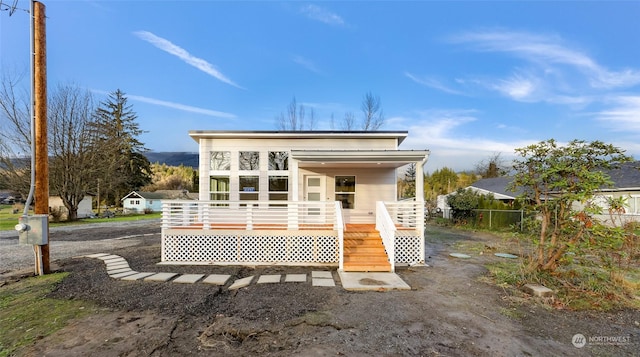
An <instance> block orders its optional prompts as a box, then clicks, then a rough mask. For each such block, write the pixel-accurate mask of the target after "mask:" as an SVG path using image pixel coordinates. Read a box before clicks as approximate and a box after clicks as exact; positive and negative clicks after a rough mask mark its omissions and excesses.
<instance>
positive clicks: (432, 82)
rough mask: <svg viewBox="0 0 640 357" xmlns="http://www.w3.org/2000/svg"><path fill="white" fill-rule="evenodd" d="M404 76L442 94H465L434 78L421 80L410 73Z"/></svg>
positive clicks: (405, 73)
mask: <svg viewBox="0 0 640 357" xmlns="http://www.w3.org/2000/svg"><path fill="white" fill-rule="evenodd" d="M404 75H405V76H406V77H407V78H409V79H411V80H412V81H414V82H416V83H418V84H420V85H423V86H426V87H430V88H433V89H437V90H439V91H442V92H445V93H449V94H457V95H460V94H463V93H462V92H461V91H458V90H455V89H453V88H450V87H448V86H446V85H444V84H442V83H441V82H440V81H438V80H437V79H434V78H429V77H425V78H420V77H418V76H416V75H414V74H412V73H409V72H404Z"/></svg>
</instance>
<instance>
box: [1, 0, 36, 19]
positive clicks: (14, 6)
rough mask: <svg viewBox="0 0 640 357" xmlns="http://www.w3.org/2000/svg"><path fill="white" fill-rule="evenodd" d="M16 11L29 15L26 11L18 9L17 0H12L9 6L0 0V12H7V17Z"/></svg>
mask: <svg viewBox="0 0 640 357" xmlns="http://www.w3.org/2000/svg"><path fill="white" fill-rule="evenodd" d="M16 10H20V11H24V12H26V13H29V10H28V9H21V8H19V7H18V0H13V4H11V5H9V4H8V3H7V2H6V1H4V2H3V1H2V0H0V11H9V16H11V15H13V14H14V13H15V12H16Z"/></svg>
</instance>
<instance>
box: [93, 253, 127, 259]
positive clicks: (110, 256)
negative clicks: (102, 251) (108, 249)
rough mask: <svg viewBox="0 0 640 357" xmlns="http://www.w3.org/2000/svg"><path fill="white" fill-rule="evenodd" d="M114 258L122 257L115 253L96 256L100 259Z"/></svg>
mask: <svg viewBox="0 0 640 357" xmlns="http://www.w3.org/2000/svg"><path fill="white" fill-rule="evenodd" d="M116 258H122V257H121V256H119V255H115V254H109V255H103V256H101V257H98V259H100V260H109V259H116Z"/></svg>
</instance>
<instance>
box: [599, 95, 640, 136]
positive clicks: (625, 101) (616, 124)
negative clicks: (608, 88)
mask: <svg viewBox="0 0 640 357" xmlns="http://www.w3.org/2000/svg"><path fill="white" fill-rule="evenodd" d="M610 101H611V102H613V104H614V105H613V107H612V108H610V109H607V110H603V111H601V112H599V113H597V114H596V118H597V119H598V120H600V121H603V122H605V123H606V124H607V127H608V128H610V129H611V130H612V131H624V132H629V131H634V132H636V133H637V134H640V96H620V97H615V98H612V99H610Z"/></svg>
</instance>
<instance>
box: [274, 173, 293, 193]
mask: <svg viewBox="0 0 640 357" xmlns="http://www.w3.org/2000/svg"><path fill="white" fill-rule="evenodd" d="M269 191H278V192H287V191H289V177H287V176H270V177H269Z"/></svg>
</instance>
